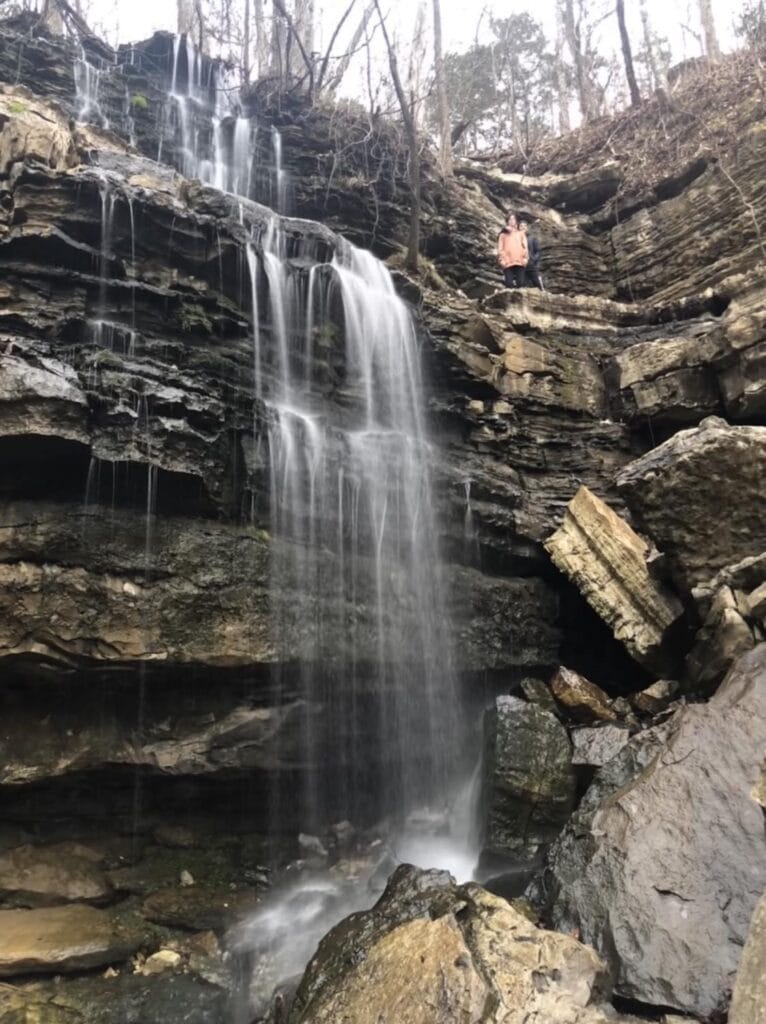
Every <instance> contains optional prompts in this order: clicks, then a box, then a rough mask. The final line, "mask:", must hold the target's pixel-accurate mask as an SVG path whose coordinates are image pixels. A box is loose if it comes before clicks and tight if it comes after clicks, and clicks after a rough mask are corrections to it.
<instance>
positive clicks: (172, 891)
mask: <svg viewBox="0 0 766 1024" xmlns="http://www.w3.org/2000/svg"><path fill="white" fill-rule="evenodd" d="M259 898H260V897H259V894H258V893H257V892H255V891H254V890H251V889H244V890H240V891H232V890H231V889H229V888H227V887H225V886H211V885H194V886H183V885H181V886H177V887H171V888H167V889H159V890H158V891H157V892H154V893H152V894H151V896H148V897H147V898H146V899H145V900H144V902H143V903H142V905H141V914H142V915H143V916H144V917H145V918H146V919H147V920H148V921H154V922H155V923H156V924H164V925H167V926H168V927H170V928H188V929H189V930H190V931H206V930H208V929H213V930H218V931H220V930H223V929H224V928H225V927H226V926H227V925H229V924H232V923H233V922H234V921H235V920H236V919H237V918H239V917H243V916H244V915H245V914H247V913H250V912H252V911H253V910H254V909H255V907H256V905H257V904H258V902H259Z"/></svg>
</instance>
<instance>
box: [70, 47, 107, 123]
mask: <svg viewBox="0 0 766 1024" xmlns="http://www.w3.org/2000/svg"><path fill="white" fill-rule="evenodd" d="M74 86H75V105H76V112H75V117H76V119H77V120H78V121H92V122H94V123H95V124H98V125H100V127H102V128H108V127H109V120H108V118H107V117H106V115H105V114H104V112H103V111H102V109H101V104H100V102H99V90H100V86H101V71H100V70H99V69H98V68H96V67H94V66H93V64H91V63H90V62H89V61H88V59H87V57H86V55H85V51H84V50H81V52H80V56H79V57H78V58H77V59H76V60H75V62H74Z"/></svg>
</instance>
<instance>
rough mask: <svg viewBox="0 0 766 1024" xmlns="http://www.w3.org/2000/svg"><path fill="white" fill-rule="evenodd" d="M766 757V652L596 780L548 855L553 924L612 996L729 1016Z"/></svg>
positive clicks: (757, 843)
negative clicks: (589, 948)
mask: <svg viewBox="0 0 766 1024" xmlns="http://www.w3.org/2000/svg"><path fill="white" fill-rule="evenodd" d="M658 741H659V742H658ZM764 745H766V645H764V644H762V645H760V646H759V647H758V648H757V649H756V650H754V651H752V652H750V653H749V654H747V655H745V657H744V658H742V659H740V661H738V662H737V664H736V665H735V667H734V668H733V669H732V671H731V672H730V673H729V675H728V676H727V678H726V680H725V681H724V682H723V684H722V685H721V686H720V687H719V689H718V691H717V692H716V693H715V695H714V696H713V697H712V698H711V700H710V701H709V703H707V704H695V705H686V706H684V707H682V708H681V709H680V710H679V711H677V712H676V713H675V714H674V715H673V716H672V717H671V718H670V719H668V720H667V722H665V723H663V724H662V725H661V726H659V727H657V729H654V730H647V732H645V733H640V734H638V735H637V736H635V737H634V738H633V739H632V740H631V741H630V743H629V744H627V745H626V747H625V748H624V750H623V751H621V752H620V754H618V755H617V757H616V758H615V759H614V760H613V761H612V762H610V763H609V764H608V765H607V766H606V767H605V768H604V769H602V772H600V773H597V775H596V778H595V779H594V783H593V785H592V786H591V787H590V789H589V790H588V792H587V793H586V794H585V797H584V798H583V801H582V803H581V805H580V808H579V809H578V812H577V813H576V814H575V816H574V818H573V819H572V821H571V822H570V823H569V824H568V825H567V827H566V829H565V830H564V831H563V832H562V834H561V836H560V837H559V839H558V840H557V842H556V844H555V845H554V847H553V849H552V850H551V851H550V855H549V865H550V884H551V887H552V891H553V894H554V897H553V906H552V920H553V922H554V924H555V926H556V927H557V928H559V929H561V930H563V931H571V930H572V929H578V931H579V934H581V936H582V938H583V940H584V941H586V942H590V943H592V944H593V945H594V946H595V947H596V949H598V950H600V951H601V952H602V954H603V955H604V956H605V957H607V958H608V959H609V961H610V963H611V967H612V970H613V972H614V977H615V989H616V992H617V993H618V994H619V995H620V996H623V997H626V998H630V999H636V1000H639V1001H641V1002H645V1003H651V1004H654V1005H658V1006H666V1007H672V1008H675V1009H678V1010H681V1011H683V1012H685V1013H692V1014H699V1015H701V1016H703V1017H707V1016H709V1015H710V1014H712V1013H713V1012H714V1011H715V1010H716V1009H717V1008H719V1007H722V1006H723V1005H724V1004H725V1000H726V994H727V992H728V991H730V989H731V985H732V982H733V977H734V972H735V970H736V967H737V961H738V958H739V954H740V951H741V948H742V945H743V943H744V941H745V936H746V934H747V928H748V924H749V921H750V917H751V914H752V912H753V909H754V907H755V904H756V902H757V900H758V899H759V897H760V895H761V893H762V892H763V890H764V887H766V832H764V826H763V815H762V812H761V808H760V807H759V806H758V804H757V803H756V802H755V801H754V800H753V799H752V796H751V790H752V788H753V784H754V783H755V781H756V779H757V777H758V773H759V770H760V766H761V762H762V759H763V750H764ZM647 748H648V749H647Z"/></svg>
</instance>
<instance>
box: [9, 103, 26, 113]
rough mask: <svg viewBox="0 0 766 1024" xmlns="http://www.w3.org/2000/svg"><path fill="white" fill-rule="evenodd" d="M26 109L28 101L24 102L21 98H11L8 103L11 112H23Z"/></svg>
mask: <svg viewBox="0 0 766 1024" xmlns="http://www.w3.org/2000/svg"><path fill="white" fill-rule="evenodd" d="M26 109H27V105H26V103H22V101H21V100H11V102H10V103H9V104H8V111H9V113H11V114H23V113H24V111H25V110H26Z"/></svg>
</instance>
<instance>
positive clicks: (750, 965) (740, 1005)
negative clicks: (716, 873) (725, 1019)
mask: <svg viewBox="0 0 766 1024" xmlns="http://www.w3.org/2000/svg"><path fill="white" fill-rule="evenodd" d="M764 1021H766V895H764V896H762V897H761V900H760V902H759V903H758V906H757V907H756V908H755V912H754V914H753V917H752V920H751V922H750V931H749V932H748V936H747V942H746V943H745V948H744V949H743V950H742V959H741V960H740V964H739V970H738V971H737V980H736V981H735V983H734V991H733V992H732V994H731V1006H730V1007H729V1024H764Z"/></svg>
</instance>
